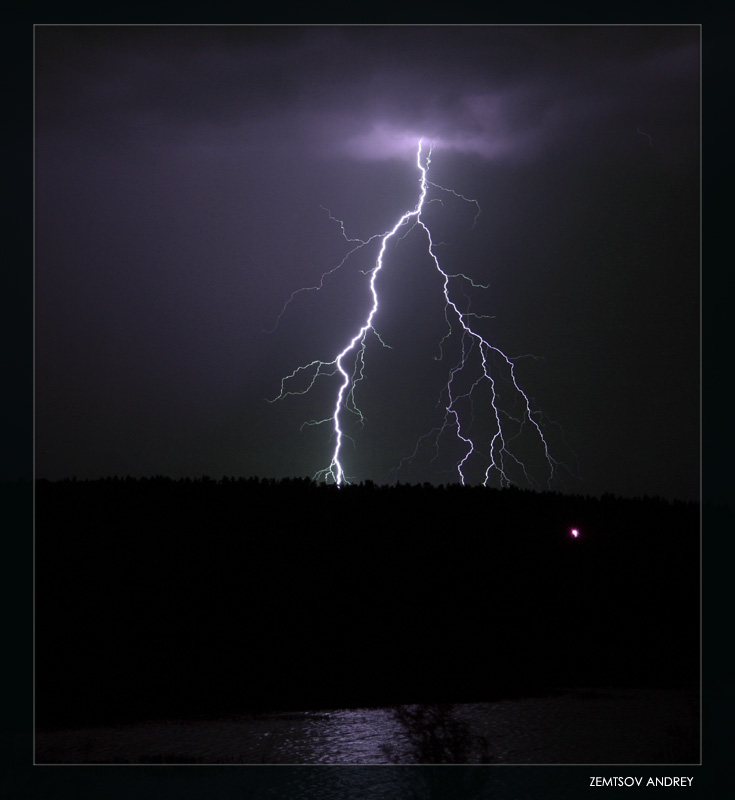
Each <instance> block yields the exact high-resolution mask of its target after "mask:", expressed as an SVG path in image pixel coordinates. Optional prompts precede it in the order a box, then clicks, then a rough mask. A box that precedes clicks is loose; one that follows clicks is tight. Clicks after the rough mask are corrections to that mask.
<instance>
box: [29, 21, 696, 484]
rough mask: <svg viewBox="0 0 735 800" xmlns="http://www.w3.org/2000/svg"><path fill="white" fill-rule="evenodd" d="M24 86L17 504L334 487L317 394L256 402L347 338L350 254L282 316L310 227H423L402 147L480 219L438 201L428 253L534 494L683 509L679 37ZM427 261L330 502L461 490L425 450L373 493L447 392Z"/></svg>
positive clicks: (453, 33)
mask: <svg viewBox="0 0 735 800" xmlns="http://www.w3.org/2000/svg"><path fill="white" fill-rule="evenodd" d="M35 59H36V73H35V81H36V88H35V113H36V126H35V133H36V143H35V147H36V151H35V154H36V158H35V169H36V175H35V238H36V251H35V314H36V317H35V336H36V338H35V356H36V368H35V374H36V387H35V392H36V401H35V409H36V475H37V477H39V478H49V479H54V480H55V479H60V478H66V477H71V476H76V477H78V478H97V477H103V476H108V475H120V476H122V475H132V476H151V475H168V476H171V477H183V476H191V477H198V476H201V475H202V474H207V475H210V476H212V477H221V476H222V475H245V476H249V475H259V476H262V477H274V478H280V477H286V476H311V475H313V474H314V473H315V472H316V471H317V470H319V469H322V468H324V467H326V466H328V464H329V460H330V457H331V450H332V442H331V439H330V431H329V428H328V426H318V427H307V428H304V429H302V423H303V422H305V421H308V420H313V419H318V418H323V417H325V416H328V415H329V413H330V411H331V407H332V405H333V396H334V392H335V391H336V383H335V382H334V380H332V381H330V380H329V379H326V378H324V379H322V380H321V381H320V382H319V384H318V385H317V386H315V391H314V392H313V393H312V394H311V395H309V396H297V397H288V398H286V399H285V400H283V401H279V402H277V403H269V402H267V399H272V398H274V397H275V396H276V395H277V394H278V392H279V389H280V385H281V384H280V382H281V379H282V377H283V376H285V375H287V374H289V373H291V372H292V371H293V370H295V369H296V368H297V367H298V366H300V365H302V364H306V363H309V362H310V361H312V360H313V359H317V358H319V359H324V360H330V359H331V358H333V357H334V355H335V354H336V352H338V351H339V350H340V349H341V348H342V347H343V346H344V344H345V343H346V341H347V340H349V338H351V336H352V335H353V333H354V332H355V330H356V328H358V327H359V325H360V324H361V322H362V320H363V318H364V316H365V312H366V310H367V309H368V308H369V304H370V299H369V296H368V289H367V284H366V278H365V276H364V275H363V274H362V273H361V270H364V269H369V268H370V266H371V263H370V259H369V258H367V256H368V255H369V254H368V251H367V250H365V251H364V252H361V253H360V254H359V256H358V257H356V258H354V259H351V260H349V261H348V262H347V263H346V264H345V266H344V267H343V268H342V269H340V270H339V271H337V272H335V273H333V274H331V275H330V276H329V277H328V278H327V279H326V280H325V281H324V284H323V288H322V289H320V290H319V291H318V292H317V291H310V292H304V293H301V294H298V295H296V296H295V298H294V300H293V301H292V302H291V303H289V304H288V307H287V308H286V311H285V313H284V314H283V315H282V316H281V317H280V319H279V314H280V312H281V310H282V309H283V307H284V303H286V301H287V300H288V299H289V297H290V296H291V294H292V292H294V291H295V290H297V289H299V288H300V287H305V286H314V285H317V284H318V283H319V281H320V276H321V275H322V274H323V273H324V272H326V271H329V270H331V269H333V268H334V267H335V266H336V265H337V264H339V262H340V260H341V259H342V258H343V256H344V255H345V254H346V252H347V251H348V250H349V249H350V245H349V244H348V243H347V242H346V241H345V240H344V238H343V237H342V233H341V230H340V226H339V224H338V223H337V222H335V221H334V220H330V217H329V213H328V212H327V211H325V209H328V210H329V212H331V214H332V215H333V216H334V217H335V218H338V219H339V220H342V221H343V222H344V226H345V232H346V235H347V236H348V237H352V238H358V237H359V238H362V239H367V238H368V237H370V236H372V235H373V234H376V233H382V232H384V231H386V230H388V229H389V228H391V227H392V226H393V224H394V223H395V221H396V220H397V218H398V217H399V216H400V215H401V214H402V213H404V212H405V211H407V210H410V209H411V208H413V207H414V206H415V204H416V200H417V192H418V175H417V169H416V162H415V148H416V143H417V141H418V139H419V138H420V137H422V136H423V137H424V138H425V139H426V140H427V141H433V142H434V149H433V153H432V161H431V170H430V175H429V178H430V180H432V181H435V182H436V183H438V184H440V185H441V186H444V187H447V188H451V189H453V190H455V191H456V192H458V193H460V194H462V195H464V196H465V197H468V198H472V199H475V200H477V202H478V203H479V206H480V208H481V212H482V213H481V214H480V216H479V217H478V218H477V220H476V221H474V217H475V213H476V208H475V206H474V205H473V204H470V203H463V202H462V201H461V200H460V199H458V198H456V197H453V196H450V195H448V194H445V195H444V196H443V199H444V203H443V204H441V205H440V204H439V203H435V204H433V206H432V208H431V213H432V215H434V216H432V220H434V219H435V221H436V231H437V236H438V238H440V239H441V241H442V242H444V243H445V244H443V245H442V246H441V248H440V249H439V250H438V251H437V252H438V254H439V256H440V258H441V259H442V263H443V264H444V265H445V266H446V267H447V270H448V271H451V272H463V273H464V274H466V275H468V276H471V277H472V278H473V280H475V281H476V282H477V283H482V284H487V285H488V286H489V288H488V289H484V290H475V289H469V290H465V294H464V295H463V297H464V300H463V302H465V303H467V304H468V305H467V307H468V308H471V309H472V311H474V312H476V313H478V314H483V315H488V316H489V317H491V318H490V319H484V320H478V323H477V324H478V326H483V327H482V330H483V333H484V334H485V335H486V336H487V337H488V338H489V339H490V340H491V341H492V342H493V344H495V345H496V346H498V347H499V348H501V349H502V350H503V351H504V352H505V353H507V354H508V355H510V356H519V355H525V354H533V356H535V358H524V359H520V360H519V361H518V362H517V364H518V366H517V370H518V378H519V381H520V382H521V384H522V386H523V388H524V389H525V390H526V392H527V393H528V395H529V396H530V397H531V398H532V399H533V403H534V405H535V406H537V407H538V408H540V409H542V410H543V412H544V414H545V415H546V416H545V419H546V420H547V422H546V430H548V432H549V441H550V443H551V444H552V446H553V452H554V454H555V455H558V457H559V459H560V460H562V461H564V462H565V464H566V465H567V466H568V469H561V470H560V472H559V477H558V480H556V481H555V482H554V483H553V486H552V488H554V489H557V490H561V491H574V492H581V493H585V494H600V493H605V492H609V493H613V494H618V495H623V496H638V495H660V496H664V497H667V498H680V499H694V498H696V497H697V496H698V492H699V480H700V467H699V426H700V414H699V378H700V360H699V351H700V337H699V324H700V296H699V294H700V292H699V286H700V256H699V240H700V213H699V205H700V163H699V152H700V97H699V93H700V29H699V27H698V26H655V27H637V26H621V27H607V26H600V27H586V26H574V27H566V26H560V27H496V26H490V27H478V26H472V27H445V26H438V27H354V28H353V27H293V28H289V27H279V28H269V27H248V26H245V27H221V28H220V27H199V26H193V27H125V26H121V27H97V26H89V27H75V26H69V27H55V26H48V27H46V26H39V27H37V28H36V29H35ZM427 213H428V212H427ZM473 221H474V224H473ZM420 241H421V239H420V237H418V238H416V237H412V236H407V237H406V238H405V239H402V240H401V241H400V242H399V243H398V245H397V246H396V247H394V248H392V249H391V252H390V254H389V258H388V260H387V261H386V265H385V267H384V270H383V271H382V272H381V279H383V278H384V282H382V283H381V284H380V288H382V290H383V294H382V295H381V299H384V300H385V302H384V304H382V305H381V311H380V314H379V315H378V317H376V329H377V330H378V332H379V333H380V336H381V338H382V339H383V340H384V341H385V342H386V343H387V344H389V345H390V347H391V349H390V350H388V349H384V348H382V347H381V346H380V343H379V342H377V340H372V341H371V342H370V345H369V348H368V352H367V358H366V362H365V379H364V381H363V382H361V384H360V385H359V388H358V390H357V394H356V400H357V402H358V404H359V406H360V408H361V410H362V411H363V413H364V414H365V425H364V427H363V428H362V429H361V430H358V429H355V430H354V431H353V433H354V442H353V441H349V442H348V443H347V444H346V446H345V449H344V454H345V461H346V469H347V472H348V475H349V476H350V478H351V479H352V480H354V481H362V480H366V479H371V480H373V481H375V482H376V483H380V484H382V483H387V482H392V481H394V480H395V479H396V478H398V479H399V480H402V481H410V482H423V481H430V482H432V483H448V482H453V481H456V480H457V473H456V471H455V470H454V469H453V464H454V462H455V460H456V448H455V449H453V447H452V446H451V441H450V440H449V439H447V440H446V442H445V444H446V445H447V447H446V448H444V447H442V448H440V450H439V452H438V454H437V456H436V458H435V459H434V460H433V461H431V455H432V454H424V455H425V457H421V458H417V459H414V461H413V462H412V463H411V464H410V465H404V467H402V469H401V470H400V471H399V472H398V473H396V466H397V465H398V464H399V463H400V461H401V459H402V458H404V457H406V456H409V455H410V454H411V453H412V451H413V448H414V445H415V442H416V440H417V438H418V437H419V436H420V435H421V434H422V433H425V432H427V431H428V430H430V429H431V428H432V427H433V426H434V425H436V424H437V421H438V420H440V418H441V407H439V409H437V400H438V399H439V391H438V390H439V389H440V388H441V387H440V384H439V383H438V381H439V380H440V375H446V372H447V370H448V369H449V368H450V367H451V366H452V362H451V360H447V359H445V360H444V361H443V362H437V361H436V359H435V357H436V356H437V355H438V353H439V343H440V341H441V339H442V336H443V334H444V331H445V328H446V323H445V321H444V316H443V314H444V312H443V307H442V302H441V296H440V294H439V291H440V287H439V285H438V283H437V281H436V273H435V272H432V269H433V268H432V267H431V265H430V264H427V263H426V253H425V251H422V248H421V247H420V246H419V245H420ZM371 252H374V251H371ZM276 323H278V324H277V325H276ZM274 327H275V329H274ZM472 413H473V414H474V417H476V418H478V419H482V418H483V416H484V415H486V408H484V407H483V406H482V404H481V403H479V402H478V403H475V405H474V407H473V408H472ZM529 458H530V461H529V469H530V471H531V472H532V473H533V475H539V476H542V477H543V475H544V471H543V467H544V465H543V464H542V463H538V459H537V454H533V453H531V454H530V456H529ZM542 477H541V478H539V480H540V481H541V485H542V488H544V486H545V484H543V480H542Z"/></svg>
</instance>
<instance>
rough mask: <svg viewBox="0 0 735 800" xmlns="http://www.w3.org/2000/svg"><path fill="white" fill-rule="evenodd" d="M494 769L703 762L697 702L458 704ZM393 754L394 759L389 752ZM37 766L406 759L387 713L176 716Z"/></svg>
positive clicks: (52, 753)
mask: <svg viewBox="0 0 735 800" xmlns="http://www.w3.org/2000/svg"><path fill="white" fill-rule="evenodd" d="M455 713H456V716H457V718H458V719H459V720H461V721H462V722H463V723H464V724H465V725H466V726H467V729H468V730H469V731H471V734H472V736H473V737H482V739H483V741H484V742H485V743H486V744H485V753H486V755H487V756H488V757H489V760H490V763H494V764H605V763H610V764H635V763H642V764H655V763H698V762H699V720H700V715H699V696H698V694H697V693H696V692H694V691H689V690H677V689H621V688H616V689H580V688H576V689H561V690H558V691H557V692H555V693H554V694H552V695H548V696H545V697H533V698H525V699H510V700H498V701H495V702H488V703H473V704H464V705H459V706H456V708H455ZM386 749H390V751H391V757H388V756H387V755H386ZM35 761H36V763H38V764H73V763H98V764H99V763H107V764H114V763H118V764H120V763H130V764H142V763H143V764H156V763H158V764H163V763H180V764H181V763H189V764H389V763H409V762H410V761H411V758H410V755H409V743H408V740H407V739H406V737H405V735H404V732H403V729H402V728H401V726H400V725H399V723H398V722H397V721H396V720H395V718H394V717H393V715H392V714H391V712H390V711H389V710H388V709H335V710H329V711H305V712H293V713H286V712H282V713H271V714H253V715H240V716H234V717H232V718H226V719H216V720H205V721H203V720H170V721H157V722H145V723H138V724H130V725H121V726H114V727H112V726H111V727H96V728H84V729H74V730H61V731H39V732H37V734H36V758H35Z"/></svg>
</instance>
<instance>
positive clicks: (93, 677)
mask: <svg viewBox="0 0 735 800" xmlns="http://www.w3.org/2000/svg"><path fill="white" fill-rule="evenodd" d="M572 527H576V528H578V529H579V530H580V532H581V535H580V538H578V539H573V538H572V537H571V535H570V533H569V531H570V529H571V528H572ZM36 587H37V588H36V594H37V596H36V600H37V607H36V676H37V696H36V709H37V716H38V723H39V725H40V726H41V727H51V726H57V725H60V726H61V725H64V726H65V725H72V724H82V723H88V722H90V721H115V720H121V721H122V720H126V719H136V718H145V717H175V716H182V717H183V716H194V715H220V714H228V713H236V712H240V711H245V710H257V709H262V710H265V709H273V708H282V709H295V708H314V707H319V706H321V707H344V706H349V705H369V704H387V703H392V702H412V701H424V700H425V701H435V700H436V701H441V700H447V701H465V700H466V701H472V700H487V699H492V698H493V697H496V696H501V695H503V694H509V693H517V694H523V693H530V692H533V691H538V690H543V689H546V688H550V687H553V686H554V685H566V686H574V685H579V686H581V685H650V686H665V685H671V684H695V683H696V682H697V680H698V664H699V508H698V506H696V505H695V504H682V503H674V504H672V503H667V502H665V501H662V500H657V499H649V498H646V499H639V500H621V499H619V498H613V497H604V498H602V499H592V498H585V497H570V496H564V495H559V494H550V493H547V494H536V493H531V492H522V491H518V490H504V491H497V490H490V489H484V488H465V487H458V486H451V487H446V488H433V487H430V486H422V487H409V486H398V487H376V486H373V485H360V486H348V487H344V488H342V489H336V488H334V487H326V486H318V485H316V484H314V483H312V482H311V481H310V480H306V479H304V480H290V481H279V482H277V481H269V480H258V479H247V480H227V479H224V480H222V481H213V480H209V479H203V480H199V481H190V480H183V481H173V480H169V479H166V478H153V479H148V480H132V479H106V480H99V481H63V482H58V483H50V482H47V481H39V482H38V483H37V487H36Z"/></svg>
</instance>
